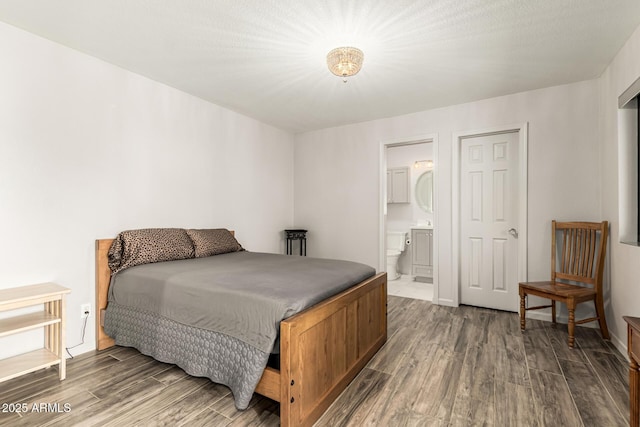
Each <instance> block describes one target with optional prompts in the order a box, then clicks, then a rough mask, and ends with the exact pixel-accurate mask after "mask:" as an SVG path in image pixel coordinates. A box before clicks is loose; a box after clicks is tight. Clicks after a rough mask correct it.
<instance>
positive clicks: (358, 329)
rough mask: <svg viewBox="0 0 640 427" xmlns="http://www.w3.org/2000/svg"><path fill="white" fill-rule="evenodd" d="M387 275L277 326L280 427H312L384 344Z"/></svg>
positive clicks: (385, 335) (356, 287)
mask: <svg viewBox="0 0 640 427" xmlns="http://www.w3.org/2000/svg"><path fill="white" fill-rule="evenodd" d="M386 303H387V274H386V273H380V274H378V275H377V276H374V277H372V278H370V279H367V280H365V281H364V282H362V283H360V284H359V285H357V286H355V287H353V288H350V289H348V290H346V291H345V292H342V293H340V294H338V295H336V296H335V297H333V298H330V299H328V300H326V301H323V302H321V303H319V304H317V305H315V306H313V307H311V308H309V309H308V310H305V311H303V312H301V313H298V314H297V315H295V316H293V317H290V318H289V319H287V320H285V321H283V322H282V323H281V324H280V424H281V426H283V427H286V426H310V425H312V424H313V423H314V422H315V421H316V420H317V419H318V418H320V416H321V415H322V414H323V413H324V411H325V410H326V409H327V408H328V407H329V405H331V403H332V402H333V401H334V400H335V399H336V398H337V397H338V395H339V394H340V393H341V392H342V391H343V390H344V389H345V388H346V387H347V385H348V384H349V383H350V382H351V380H353V378H355V376H356V375H357V374H358V372H360V371H361V370H362V368H363V367H364V366H365V365H366V364H367V362H368V361H369V360H370V359H371V358H372V357H373V355H374V354H375V353H376V352H377V351H378V350H379V349H380V347H382V345H383V344H384V343H385V341H386V340H387V307H386Z"/></svg>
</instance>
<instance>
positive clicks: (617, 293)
mask: <svg viewBox="0 0 640 427" xmlns="http://www.w3.org/2000/svg"><path fill="white" fill-rule="evenodd" d="M638 77H640V27H639V28H638V29H636V31H635V32H634V34H633V35H632V36H631V38H630V39H629V40H628V41H627V43H626V44H625V45H624V47H623V48H622V49H621V50H620V52H619V53H618V55H617V56H616V57H615V59H614V60H613V61H612V62H611V64H610V65H609V67H608V68H607V69H606V70H605V72H604V73H603V74H602V76H601V78H600V80H599V89H600V119H601V120H600V141H601V143H600V168H601V171H602V178H601V182H600V185H601V186H602V189H603V191H602V215H603V217H605V218H608V219H609V220H611V239H610V242H611V243H610V245H609V248H610V253H611V263H610V270H611V290H610V303H609V304H608V305H607V306H606V311H607V323H608V325H609V329H610V330H611V332H612V334H613V336H614V337H613V338H614V342H615V343H616V344H617V346H618V347H619V348H624V347H625V346H626V342H627V335H626V333H627V332H626V323H625V322H624V320H622V316H636V317H638V316H640V267H639V266H640V247H636V246H630V245H626V244H622V243H620V237H621V236H620V222H619V217H620V209H619V204H620V203H621V202H622V200H621V199H620V198H619V191H620V192H622V193H624V192H625V189H624V188H619V182H620V181H619V178H618V177H619V175H618V171H619V168H620V167H621V164H623V163H626V160H627V159H626V158H624V155H623V157H622V158H620V152H619V146H618V144H619V141H618V138H619V136H620V135H618V96H619V95H620V94H621V93H622V92H624V91H625V89H627V88H628V87H629V86H630V85H631V84H632V83H633V82H634V81H635V80H636V79H637V78H638Z"/></svg>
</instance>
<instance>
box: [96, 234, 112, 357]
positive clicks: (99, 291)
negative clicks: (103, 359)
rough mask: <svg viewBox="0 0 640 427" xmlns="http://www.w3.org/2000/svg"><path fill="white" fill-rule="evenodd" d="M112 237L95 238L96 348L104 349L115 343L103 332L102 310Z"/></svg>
mask: <svg viewBox="0 0 640 427" xmlns="http://www.w3.org/2000/svg"><path fill="white" fill-rule="evenodd" d="M113 240H114V239H100V240H96V311H95V313H96V348H97V349H98V350H104V349H105V348H109V347H111V346H113V345H114V344H115V342H114V341H113V338H111V337H110V336H109V335H107V334H105V333H104V329H103V327H102V325H103V324H104V310H105V309H106V308H107V296H108V294H109V283H110V282H111V270H110V269H109V258H108V254H109V248H110V247H111V243H113Z"/></svg>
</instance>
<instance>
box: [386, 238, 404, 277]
mask: <svg viewBox="0 0 640 427" xmlns="http://www.w3.org/2000/svg"><path fill="white" fill-rule="evenodd" d="M406 242H407V233H406V232H404V231H389V232H387V280H397V279H399V278H400V273H398V258H400V255H401V254H402V252H404V248H405V246H406Z"/></svg>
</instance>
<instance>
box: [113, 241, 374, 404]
mask: <svg viewBox="0 0 640 427" xmlns="http://www.w3.org/2000/svg"><path fill="white" fill-rule="evenodd" d="M374 274H375V270H374V269H373V268H371V267H369V266H366V265H364V264H359V263H354V262H348V261H337V260H326V259H318V258H307V257H295V256H285V255H276V254H266V253H254V252H246V251H244V252H233V253H228V254H223V255H216V256H212V257H206V258H196V259H186V260H179V261H169V262H161V263H154V264H146V265H140V266H136V267H132V268H129V269H127V270H124V271H121V272H119V273H118V274H116V275H115V276H114V277H113V278H112V282H111V286H110V289H109V306H108V307H107V314H106V318H105V330H106V332H107V333H108V334H109V335H111V336H113V337H114V338H115V339H116V343H118V344H120V345H130V346H134V347H138V349H140V350H141V351H142V352H144V353H146V354H150V355H152V356H154V357H156V358H158V359H159V360H163V361H165V362H170V363H176V364H178V365H179V366H182V367H183V368H185V370H187V372H190V373H192V374H194V375H206V376H208V377H210V378H211V379H212V380H214V381H216V382H220V383H223V384H226V385H228V386H229V387H231V389H232V391H233V393H234V397H235V399H236V406H237V407H238V408H243V407H246V404H248V402H249V399H250V397H251V394H252V393H253V390H254V389H255V386H256V385H257V382H258V381H259V379H260V376H261V373H262V370H263V369H264V367H265V366H266V361H267V358H268V354H269V353H270V352H278V350H279V345H278V343H277V338H278V333H279V326H280V321H281V320H283V319H286V318H287V317H290V316H292V315H293V314H295V313H297V312H299V311H302V310H304V309H305V308H307V307H310V306H312V305H314V304H316V303H317V302H319V301H322V300H324V299H326V298H328V297H330V296H332V295H335V294H337V293H339V292H341V291H343V290H344V289H347V288H349V287H351V286H353V285H355V284H357V283H359V282H361V281H362V280H364V279H366V278H367V277H370V276H372V275H374ZM110 311H111V314H110ZM147 316H150V317H149V318H153V319H154V323H155V324H156V326H158V325H160V324H170V325H171V330H174V331H182V332H179V333H177V334H176V336H175V337H174V338H171V339H170V340H169V341H167V340H168V338H167V337H162V342H163V346H165V347H166V346H167V345H168V346H169V347H171V346H172V344H171V343H172V342H174V343H175V345H176V346H177V345H183V344H184V343H183V341H184V340H185V339H187V337H184V331H185V330H188V331H190V332H189V335H192V334H195V335H202V336H204V337H205V338H204V339H203V341H210V338H211V337H216V338H215V341H217V342H218V345H212V344H211V343H210V342H208V343H206V346H207V351H206V352H205V354H207V357H208V358H211V360H210V361H207V362H206V363H207V364H210V365H211V366H210V367H208V368H207V369H206V370H204V371H206V372H205V373H200V372H204V371H203V370H202V369H200V368H198V369H188V366H187V367H185V365H188V364H189V363H191V362H186V361H185V362H184V363H182V362H183V361H181V360H174V359H176V358H178V359H179V358H180V357H181V356H176V355H175V354H173V355H171V357H168V356H167V357H159V356H158V354H160V353H163V352H164V353H166V351H165V350H166V349H165V350H162V349H159V348H158V349H153V348H152V347H153V343H152V342H150V340H149V335H150V334H149V332H148V331H144V330H138V329H140V328H143V327H144V325H145V324H148V323H149V319H147V320H143V319H145V318H146V317H147ZM110 317H111V319H110ZM125 319H127V320H126V321H125ZM132 319H137V321H138V323H139V325H137V324H136V326H135V327H131V326H129V325H128V324H127V323H128V322H131V321H132ZM156 329H158V330H161V328H160V327H159V326H158V327H157V328H156ZM157 332H158V331H157V330H154V331H153V333H154V335H157ZM119 334H120V335H121V337H120V339H119V337H118V335H119ZM188 339H191V338H188ZM159 342H160V341H159ZM229 345H231V346H236V347H241V348H245V349H251V351H250V352H249V353H252V354H253V353H255V354H256V355H259V357H257V358H256V357H250V358H251V359H253V360H250V361H247V366H246V369H244V368H243V367H242V366H236V365H237V364H238V363H244V362H238V360H236V359H233V360H234V362H233V363H230V362H229V355H228V349H227V348H222V347H227V346H229ZM140 347H144V348H145V349H146V351H145V350H143V348H140ZM210 347H212V348H210ZM170 352H171V353H175V349H170ZM164 353H163V354H164ZM187 353H188V352H187ZM243 353H246V351H243ZM168 359H169V360H168ZM216 359H219V360H216ZM217 366H222V367H223V370H225V369H226V370H233V372H234V373H228V372H227V373H215V372H213V371H212V369H213V368H215V367H217ZM224 366H226V367H224ZM256 366H259V369H258V372H257V374H256V373H253V374H251V375H250V377H251V378H245V379H243V380H242V381H241V384H240V385H237V384H235V382H237V381H236V379H235V378H233V377H234V376H236V375H237V372H248V371H252V372H254V371H256ZM214 370H215V369H214ZM194 371H197V372H194ZM243 375H244V374H243ZM256 375H257V376H256ZM230 383H234V384H230ZM241 389H242V391H241ZM240 395H242V396H240ZM239 398H240V401H239Z"/></svg>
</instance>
